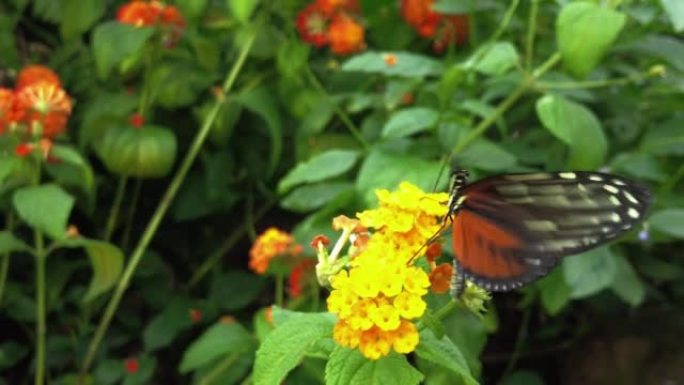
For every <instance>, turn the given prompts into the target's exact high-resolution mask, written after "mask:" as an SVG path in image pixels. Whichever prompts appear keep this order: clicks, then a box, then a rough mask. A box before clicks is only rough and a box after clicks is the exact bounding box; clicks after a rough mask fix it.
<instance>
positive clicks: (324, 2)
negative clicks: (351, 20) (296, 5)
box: [315, 0, 359, 15]
mask: <svg viewBox="0 0 684 385" xmlns="http://www.w3.org/2000/svg"><path fill="white" fill-rule="evenodd" d="M315 3H316V5H318V8H319V9H320V10H321V11H323V13H324V14H326V15H332V14H333V13H335V12H336V11H338V10H348V11H355V12H357V11H358V10H359V4H358V2H357V1H356V0H316V1H315Z"/></svg>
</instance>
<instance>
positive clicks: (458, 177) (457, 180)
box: [447, 166, 470, 215]
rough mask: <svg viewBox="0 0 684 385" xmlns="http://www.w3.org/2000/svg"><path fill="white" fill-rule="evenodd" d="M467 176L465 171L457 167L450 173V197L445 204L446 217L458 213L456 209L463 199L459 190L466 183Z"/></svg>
mask: <svg viewBox="0 0 684 385" xmlns="http://www.w3.org/2000/svg"><path fill="white" fill-rule="evenodd" d="M469 176H470V173H468V171H467V170H464V169H462V168H459V167H458V166H454V168H453V170H452V172H451V184H450V187H449V195H450V196H449V203H448V204H447V207H448V208H449V211H448V212H449V214H447V215H452V214H454V213H456V211H458V207H459V206H460V204H461V203H462V201H463V198H464V197H462V196H461V190H462V189H463V187H465V185H466V184H467V183H468V177H469Z"/></svg>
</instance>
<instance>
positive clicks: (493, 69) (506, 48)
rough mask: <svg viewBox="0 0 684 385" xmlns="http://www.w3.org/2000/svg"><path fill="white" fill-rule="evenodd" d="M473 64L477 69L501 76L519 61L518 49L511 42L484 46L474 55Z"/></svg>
mask: <svg viewBox="0 0 684 385" xmlns="http://www.w3.org/2000/svg"><path fill="white" fill-rule="evenodd" d="M470 60H472V63H467V64H466V65H472V66H473V68H474V69H475V70H476V71H479V72H481V73H483V74H485V75H489V76H501V75H503V74H504V73H506V72H507V71H508V70H510V69H511V68H513V67H515V65H516V64H517V63H518V60H519V57H518V51H517V50H516V49H515V46H514V45H513V44H511V43H509V42H496V43H494V44H492V45H489V46H484V47H482V48H480V49H479V50H478V51H476V52H475V53H474V54H473V55H472V59H470Z"/></svg>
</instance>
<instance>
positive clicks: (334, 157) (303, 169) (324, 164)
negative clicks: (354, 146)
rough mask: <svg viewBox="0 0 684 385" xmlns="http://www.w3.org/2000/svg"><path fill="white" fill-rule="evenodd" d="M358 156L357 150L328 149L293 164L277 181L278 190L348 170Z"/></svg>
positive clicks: (316, 180) (330, 176) (282, 190)
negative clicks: (293, 166) (295, 164)
mask: <svg viewBox="0 0 684 385" xmlns="http://www.w3.org/2000/svg"><path fill="white" fill-rule="evenodd" d="M358 157H359V153H358V152H357V151H352V150H329V151H325V152H322V153H320V154H317V155H315V156H313V157H312V158H311V159H309V160H306V161H304V162H301V163H299V164H297V166H295V168H293V169H292V170H291V171H290V172H289V173H288V174H287V175H285V177H284V178H283V179H281V180H280V183H278V192H281V193H283V192H286V191H289V190H290V189H291V188H292V187H294V186H296V185H298V184H302V183H313V182H319V181H322V180H325V179H329V178H332V177H335V176H338V175H340V174H343V173H345V172H347V171H349V170H350V169H351V168H352V167H353V166H354V164H355V163H356V160H357V159H358Z"/></svg>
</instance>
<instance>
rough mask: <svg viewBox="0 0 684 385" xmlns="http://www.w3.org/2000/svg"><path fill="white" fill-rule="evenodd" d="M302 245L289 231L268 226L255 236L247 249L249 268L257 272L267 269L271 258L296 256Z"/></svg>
mask: <svg viewBox="0 0 684 385" xmlns="http://www.w3.org/2000/svg"><path fill="white" fill-rule="evenodd" d="M301 252H302V246H301V245H298V244H297V243H295V240H294V238H293V237H292V235H290V234H289V233H287V232H285V231H282V230H278V229H277V228H275V227H270V228H268V229H267V230H266V231H264V232H263V233H262V234H261V235H259V236H258V237H257V239H256V240H255V241H254V244H253V245H252V248H251V249H250V250H249V268H250V269H252V270H253V271H254V272H256V273H257V274H264V273H266V270H268V265H269V264H270V263H271V260H272V259H273V258H275V257H278V256H285V255H289V256H297V255H299V254H300V253H301Z"/></svg>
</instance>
